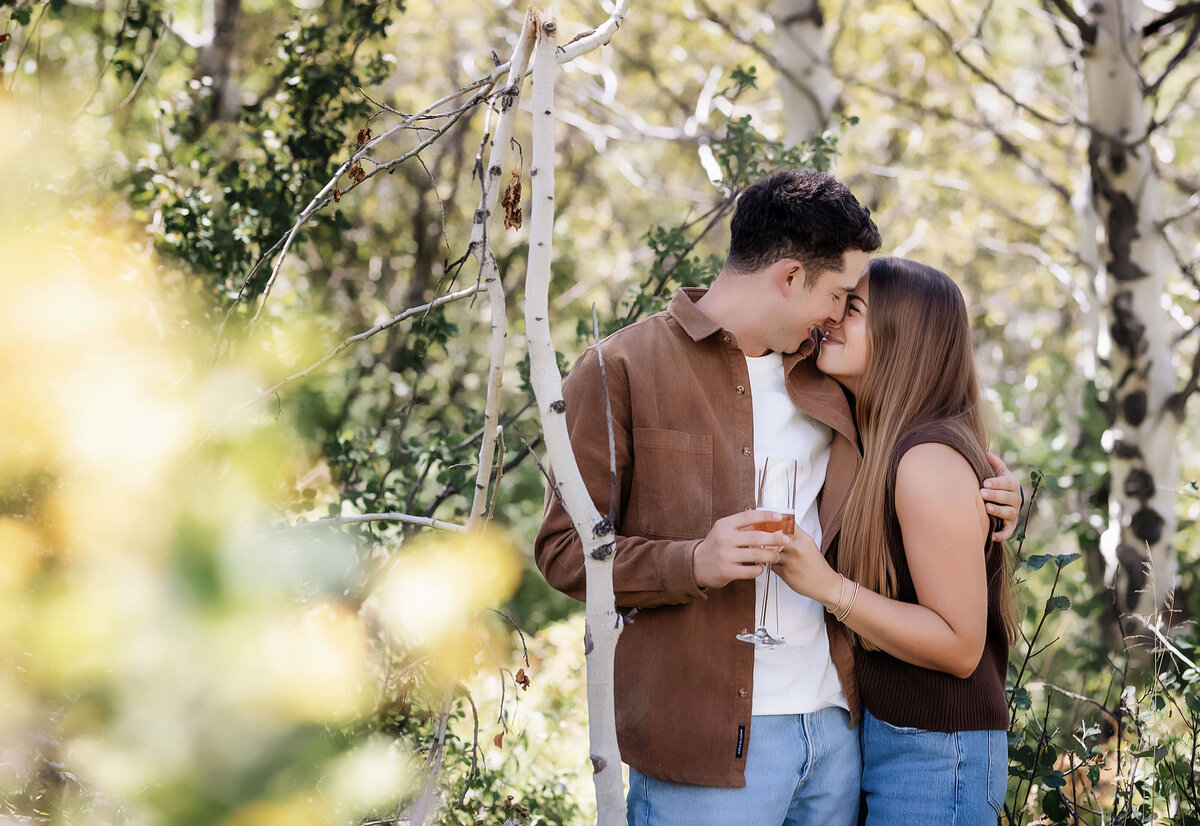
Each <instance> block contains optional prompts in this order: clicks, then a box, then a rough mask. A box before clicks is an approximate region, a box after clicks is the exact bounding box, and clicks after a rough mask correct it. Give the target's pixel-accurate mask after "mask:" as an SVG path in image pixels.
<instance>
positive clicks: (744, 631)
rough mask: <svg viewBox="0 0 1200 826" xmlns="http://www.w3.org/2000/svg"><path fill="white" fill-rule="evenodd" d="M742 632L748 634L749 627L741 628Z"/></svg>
mask: <svg viewBox="0 0 1200 826" xmlns="http://www.w3.org/2000/svg"><path fill="white" fill-rule="evenodd" d="M742 633H743V634H749V633H750V629H749V628H743V629H742Z"/></svg>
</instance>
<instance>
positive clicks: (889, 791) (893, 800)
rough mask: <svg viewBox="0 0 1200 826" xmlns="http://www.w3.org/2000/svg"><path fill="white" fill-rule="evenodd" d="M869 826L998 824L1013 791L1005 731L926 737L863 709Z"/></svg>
mask: <svg viewBox="0 0 1200 826" xmlns="http://www.w3.org/2000/svg"><path fill="white" fill-rule="evenodd" d="M859 728H860V736H861V738H862V755H863V775H862V786H863V792H864V794H865V796H866V804H867V826H930V824H937V826H985V825H986V826H995V823H996V821H997V819H998V818H999V817H1000V812H1001V810H1002V809H1003V808H1004V789H1005V787H1006V786H1007V785H1008V736H1007V733H1006V732H1003V731H956V732H951V733H949V734H947V733H945V732H941V731H926V730H924V729H919V728H903V727H901V726H893V725H891V724H890V723H885V722H883V721H882V720H879V719H877V718H876V717H875V716H874V715H872V714H871V712H869V711H867V710H865V709H864V710H863V721H862V724H861V726H860V727H859Z"/></svg>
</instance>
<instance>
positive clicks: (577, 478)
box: [525, 15, 625, 826]
mask: <svg viewBox="0 0 1200 826" xmlns="http://www.w3.org/2000/svg"><path fill="white" fill-rule="evenodd" d="M557 32H558V24H557V23H556V21H555V20H554V18H552V17H550V16H548V15H546V16H541V17H540V19H538V21H537V37H538V41H537V48H536V50H535V53H534V54H535V56H534V64H533V90H532V100H533V135H532V153H531V154H532V161H531V164H530V170H529V177H530V180H531V182H532V184H531V187H530V188H531V189H532V193H531V196H530V200H529V204H530V229H529V262H528V266H529V269H528V273H527V276H526V281H525V331H526V336H527V338H528V340H529V362H530V384H531V385H532V386H533V392H534V396H535V397H536V398H537V406H538V413H539V415H540V416H541V421H542V431H543V433H544V434H545V439H546V452H547V454H548V455H549V457H550V464H551V466H552V467H553V469H554V475H555V479H556V484H557V489H558V494H559V495H560V496H561V497H562V499H563V504H564V505H565V506H566V510H567V513H569V514H570V515H571V521H572V522H573V523H574V525H575V530H576V531H578V532H579V537H580V539H581V540H582V543H583V554H584V570H585V573H586V576H587V590H586V599H587V609H586V610H587V613H586V628H587V631H586V634H585V640H584V651H585V653H586V656H587V695H588V717H589V733H590V742H591V759H592V768H593V780H594V782H595V784H596V809H597V822H598V824H599V826H622V824H624V823H625V795H624V788H623V784H622V781H621V756H620V751H619V750H618V748H617V729H616V712H615V707H614V700H613V663H614V655H615V653H616V648H617V638H618V637H619V636H620V634H621V617H620V615H619V614H617V610H616V604H615V599H614V597H613V581H612V557H613V552H614V528H613V524H612V522H610V521H609V520H608V519H607V518H606V517H604V516H601V515H600V513H599V511H597V510H596V506H595V504H593V502H592V499H591V497H590V496H589V495H588V491H587V487H586V485H585V484H584V481H583V477H582V475H580V473H579V466H578V464H577V463H576V461H575V454H574V452H573V451H572V449H571V440H570V436H569V435H568V433H567V422H566V416H565V412H566V404H565V403H564V402H563V396H562V376H561V375H560V373H559V371H558V362H557V359H556V357H555V352H554V342H553V341H552V340H551V337H550V324H549V317H548V315H549V307H548V298H549V287H550V271H551V264H552V262H553V260H554V246H553V240H554V164H555V146H554V120H555V118H554V79H555V74H556V72H557V69H558V61H557V60H556V55H555V50H556V47H557Z"/></svg>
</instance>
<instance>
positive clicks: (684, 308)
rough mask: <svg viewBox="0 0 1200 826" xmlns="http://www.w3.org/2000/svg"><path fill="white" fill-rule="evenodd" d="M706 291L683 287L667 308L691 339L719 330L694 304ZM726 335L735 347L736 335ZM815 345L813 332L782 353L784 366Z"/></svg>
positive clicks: (808, 353)
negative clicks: (796, 346) (797, 346)
mask: <svg viewBox="0 0 1200 826" xmlns="http://www.w3.org/2000/svg"><path fill="white" fill-rule="evenodd" d="M706 292H708V290H707V289H705V288H703V287H684V288H683V289H681V290H679V291H678V292H676V293H675V297H674V298H672V299H671V304H670V306H669V307H668V308H667V312H669V313H670V314H671V316H672V317H674V319H675V320H676V321H678V322H679V326H680V327H682V328H683V331H684V332H685V333H687V334H688V335H689V336H690V337H691V339H692V340H693V341H703V340H704V339H706V338H708V337H709V336H711V335H713V334H714V333H719V332H721V325H720V324H717V322H716V321H714V320H713V319H711V318H709V316H708V315H706V314H705V313H704V311H703V310H701V309H700V308H699V307H697V306H696V302H697V301H699V300H700V297H701V296H703V295H704V294H705V293H706ZM726 336H727V338H726V341H725V343H727V344H732V345H733V346H735V347H736V346H737V339H736V337H734V335H733V334H732V333H726ZM816 346H817V341H816V334H815V333H814V334H813V336H812V337H810V338H809V339H808V340H806V341H805V342H804V344H802V345H801V346H800V349H799V350H798V351H797V352H795V353H789V354H784V357H783V364H784V368H785V369H790V368H791V366H792V365H793V364H795V363H796V362H797V361H800V360H803V359H807V358H808V357H809V356H811V355H812V354H813V350H815V349H816Z"/></svg>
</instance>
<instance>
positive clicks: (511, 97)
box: [469, 11, 535, 529]
mask: <svg viewBox="0 0 1200 826" xmlns="http://www.w3.org/2000/svg"><path fill="white" fill-rule="evenodd" d="M534 37H535V26H534V19H533V12H532V11H530V12H528V13H527V14H526V15H525V25H524V26H522V28H521V35H520V38H519V39H518V41H517V48H516V51H515V52H514V53H513V57H512V60H511V61H509V62H510V64H511V68H510V69H509V72H508V83H507V85H506V86H505V87H504V91H503V93H502V94H501V96H500V118H499V120H498V121H497V123H496V131H495V132H494V133H493V134H492V136H491V138H490V139H489V140H488V161H487V167H486V172H485V173H484V184H483V194H482V196H481V197H480V199H479V208H478V209H477V210H476V211H475V222H474V224H473V225H472V226H471V242H470V246H469V249H470V251H471V252H473V253H474V254H475V257H476V258H477V259H478V260H479V263H480V267H481V276H480V277H481V279H482V280H483V283H484V286H485V287H486V288H487V294H488V301H489V302H490V304H491V319H492V346H491V364H490V366H489V369H488V392H487V406H486V407H485V409H484V422H483V439H482V444H481V445H480V447H479V468H478V470H477V472H476V475H475V496H474V498H473V499H472V502H471V516H470V522H469V526H470V527H471V528H472V529H477V528H479V527H482V526H483V525H484V518H483V512H484V510H485V509H486V507H487V492H488V482H489V480H490V479H491V478H492V456H493V453H494V451H495V447H496V439H497V437H498V436H499V435H500V433H499V431H500V425H499V419H500V388H501V386H502V384H503V377H504V353H505V345H506V343H507V341H508V323H507V320H506V318H505V310H506V302H505V298H504V285H503V284H502V283H501V281H500V273H499V271H498V269H497V267H496V256H495V255H493V254H492V245H491V242H490V238H489V236H488V221H489V219H490V218H491V217H492V210H493V209H495V208H496V202H497V201H498V200H499V195H500V188H501V186H503V184H504V168H505V167H506V166H507V165H508V160H509V157H510V156H511V155H512V146H511V144H512V136H513V126H514V124H515V122H516V119H517V111H518V110H517V104H518V103H519V102H520V99H521V86H522V85H523V84H524V83H525V70H526V68H527V67H528V65H529V55H530V53H531V52H532V50H533V43H534ZM498 481H499V480H497V482H498Z"/></svg>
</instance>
